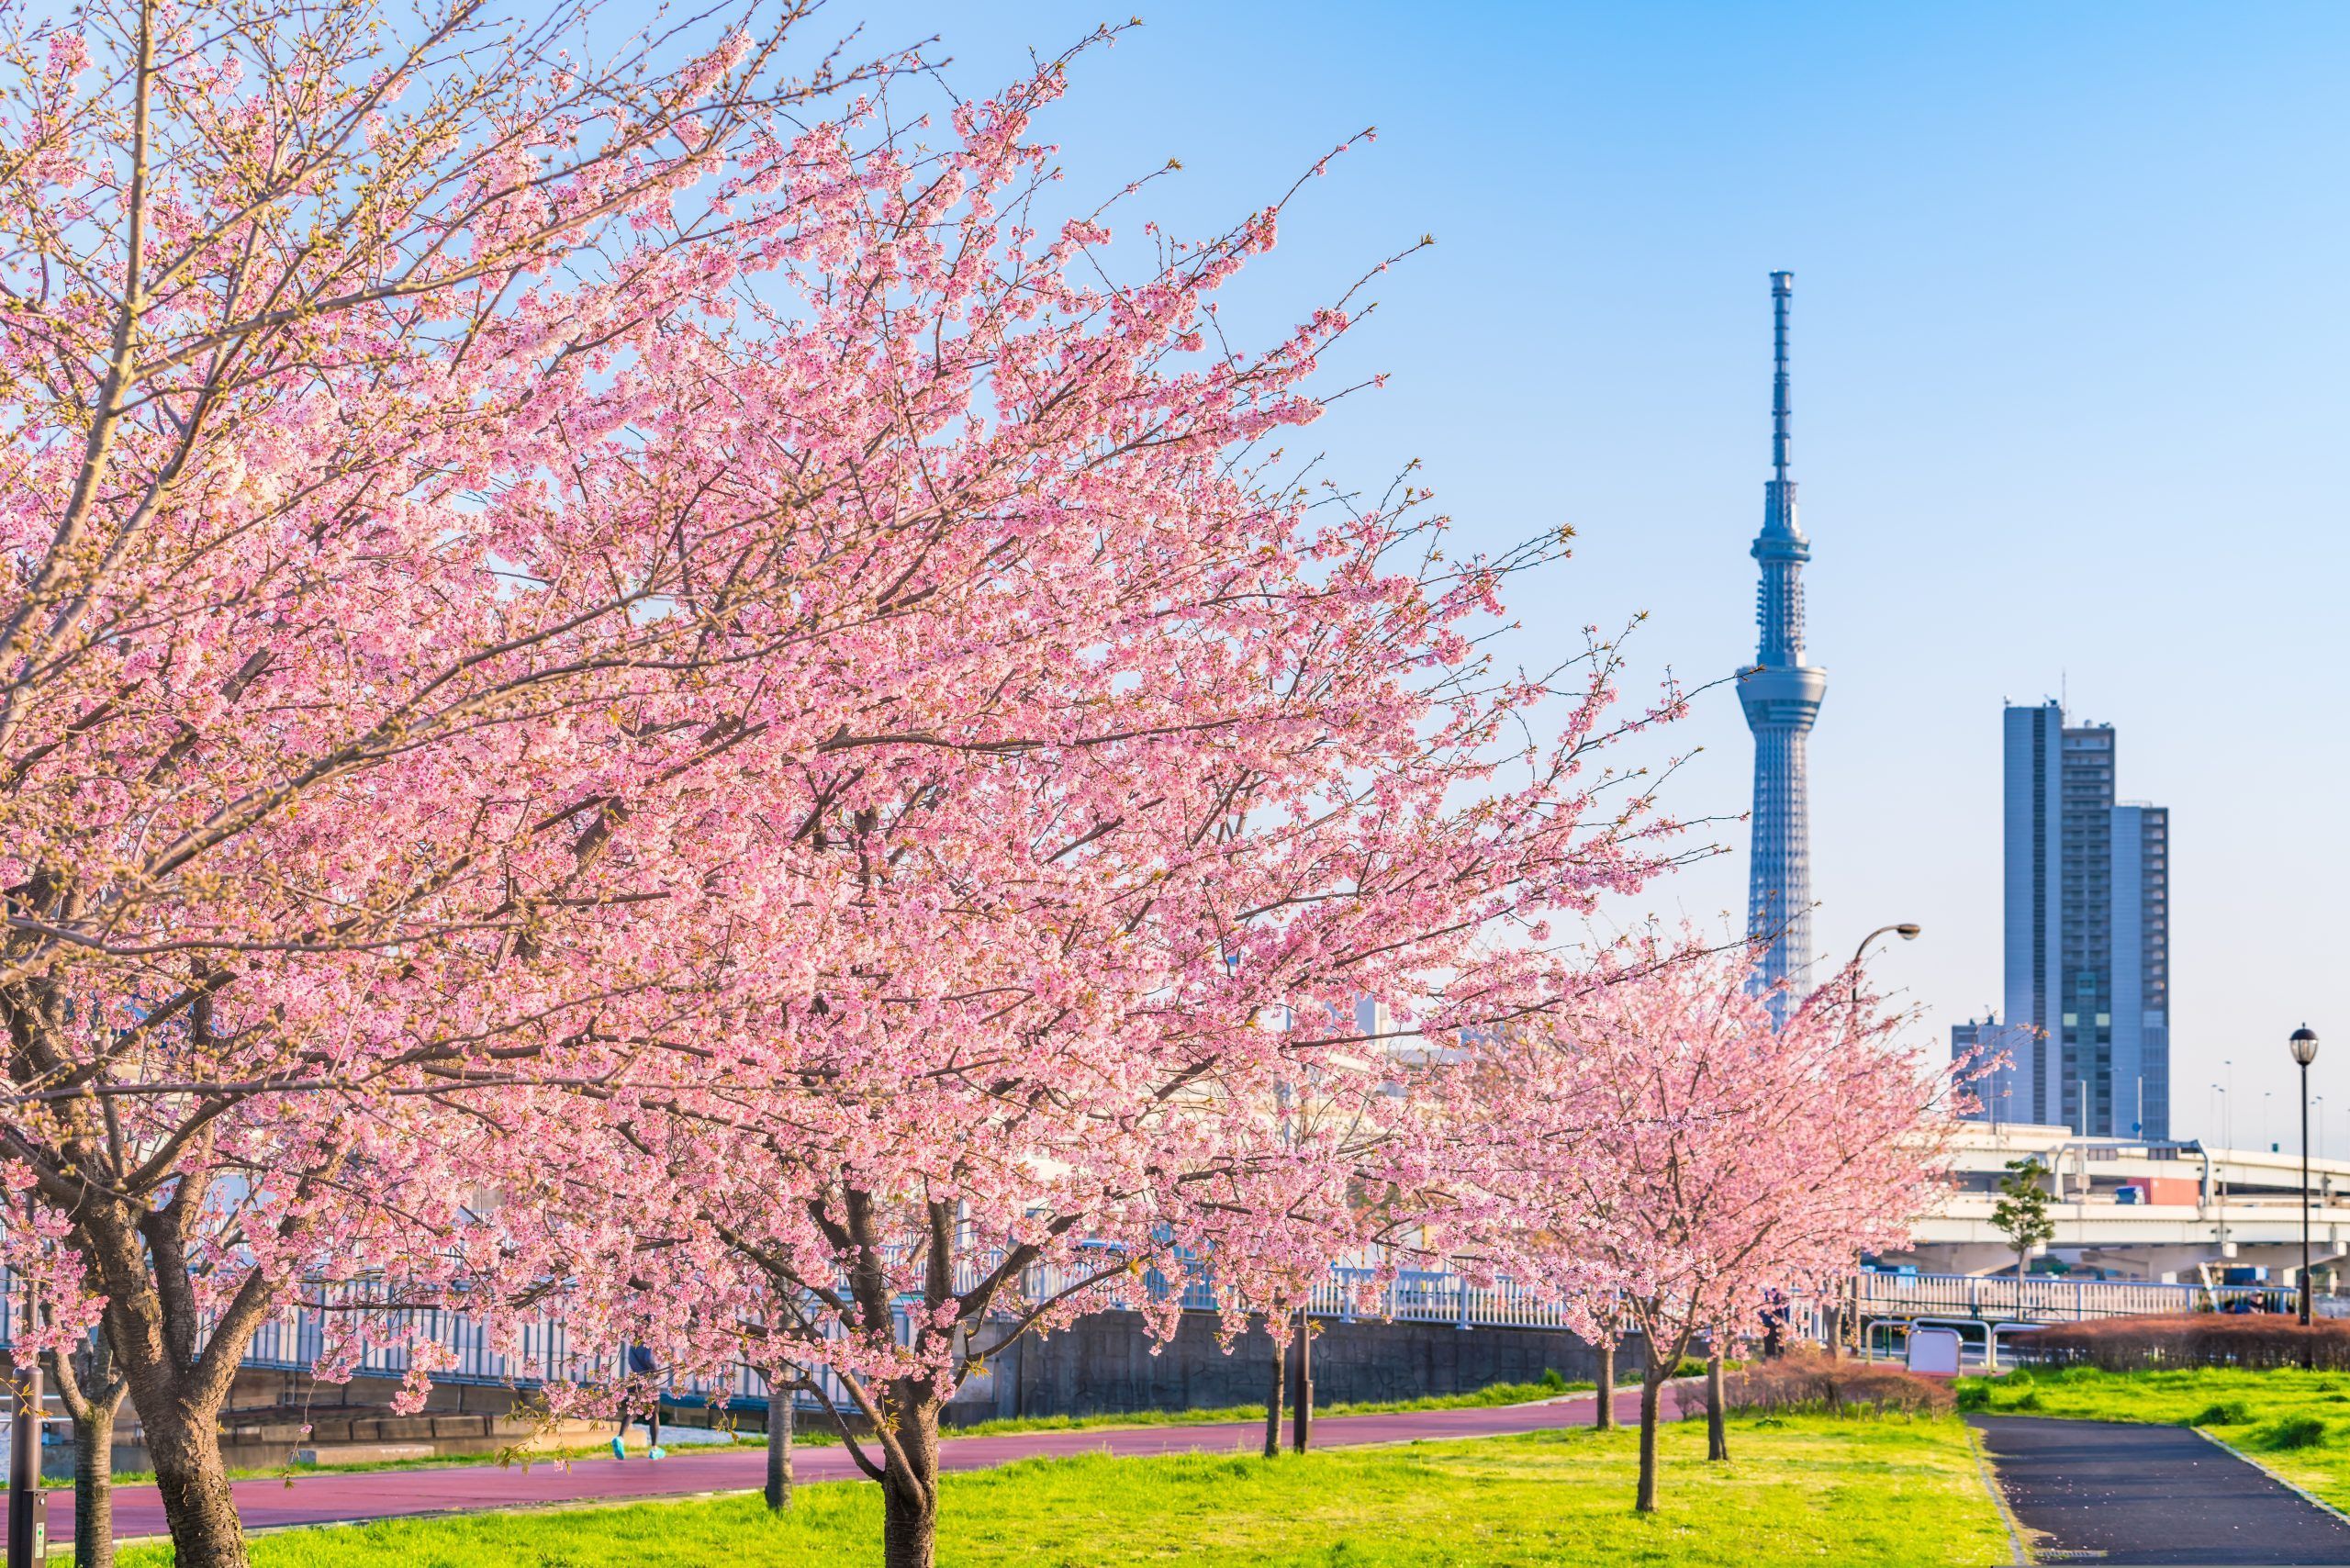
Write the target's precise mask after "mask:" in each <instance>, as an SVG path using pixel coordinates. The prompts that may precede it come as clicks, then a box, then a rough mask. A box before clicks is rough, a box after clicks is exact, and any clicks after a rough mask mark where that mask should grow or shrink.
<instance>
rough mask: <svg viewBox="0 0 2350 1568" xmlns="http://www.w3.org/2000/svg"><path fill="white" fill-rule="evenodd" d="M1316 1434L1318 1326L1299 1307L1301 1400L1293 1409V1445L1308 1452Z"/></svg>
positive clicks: (1290, 1424) (1292, 1449)
mask: <svg viewBox="0 0 2350 1568" xmlns="http://www.w3.org/2000/svg"><path fill="white" fill-rule="evenodd" d="M1313 1436H1314V1325H1313V1324H1312V1323H1310V1322H1308V1321H1307V1320H1306V1316H1305V1308H1304V1307H1302V1306H1301V1307H1299V1308H1298V1309H1297V1403H1296V1405H1295V1406H1293V1407H1292V1409H1291V1411H1290V1418H1289V1446H1290V1450H1291V1451H1292V1453H1304V1451H1305V1445H1306V1443H1307V1442H1308V1441H1310V1440H1311V1439H1312V1438H1313Z"/></svg>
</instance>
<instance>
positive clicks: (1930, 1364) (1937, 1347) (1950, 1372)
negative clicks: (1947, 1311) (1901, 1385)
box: [1909, 1328, 1965, 1377]
mask: <svg viewBox="0 0 2350 1568" xmlns="http://www.w3.org/2000/svg"><path fill="white" fill-rule="evenodd" d="M1964 1343H1965V1341H1964V1340H1963V1339H1961V1338H1959V1334H1958V1330H1957V1329H1955V1328H1912V1329H1911V1330H1910V1331H1909V1370H1910V1371H1911V1372H1924V1373H1925V1374H1927V1375H1928V1376H1929V1377H1955V1376H1957V1375H1958V1357H1959V1351H1960V1349H1961V1347H1962V1346H1963V1345H1964Z"/></svg>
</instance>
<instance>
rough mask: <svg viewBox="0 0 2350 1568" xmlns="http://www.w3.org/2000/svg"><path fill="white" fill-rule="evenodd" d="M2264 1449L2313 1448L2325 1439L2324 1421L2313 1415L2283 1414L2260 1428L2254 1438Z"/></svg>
mask: <svg viewBox="0 0 2350 1568" xmlns="http://www.w3.org/2000/svg"><path fill="white" fill-rule="evenodd" d="M2254 1440H2255V1441H2256V1442H2257V1443H2259V1445H2260V1446H2261V1447H2262V1448H2265V1449H2307V1448H2315V1447H2316V1446H2317V1445H2318V1444H2320V1443H2322V1442H2323V1441H2325V1423H2324V1422H2322V1421H2321V1420H2319V1419H2318V1418H2317V1417H2314V1416H2285V1417H2279V1418H2278V1419H2277V1420H2274V1421H2271V1422H2269V1423H2268V1425H2266V1427H2263V1428H2261V1429H2260V1433H2259V1436H2258V1437H2257V1438H2255V1439H2254Z"/></svg>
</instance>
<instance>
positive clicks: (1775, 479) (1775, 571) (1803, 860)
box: [1738, 273, 1828, 1017]
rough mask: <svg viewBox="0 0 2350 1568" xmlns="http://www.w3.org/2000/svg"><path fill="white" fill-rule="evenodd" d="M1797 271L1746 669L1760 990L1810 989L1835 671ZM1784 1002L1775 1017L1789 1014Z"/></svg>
mask: <svg viewBox="0 0 2350 1568" xmlns="http://www.w3.org/2000/svg"><path fill="white" fill-rule="evenodd" d="M1794 292H1795V274H1793V273H1773V274H1771V308H1772V317H1773V322H1774V331H1773V342H1774V360H1775V369H1774V375H1773V376H1772V382H1771V478H1770V479H1769V481H1768V482H1767V483H1766V484H1764V486H1763V487H1762V532H1761V533H1760V534H1758V535H1756V537H1755V540H1754V547H1753V550H1752V552H1751V553H1752V554H1753V556H1754V559H1755V560H1756V562H1758V563H1759V564H1760V565H1761V566H1762V582H1761V585H1760V587H1759V588H1757V589H1756V592H1755V602H1754V619H1755V622H1756V625H1757V628H1758V630H1759V631H1760V633H1761V635H1760V638H1759V640H1758V644H1757V646H1756V649H1755V655H1754V663H1753V664H1752V665H1751V666H1748V667H1747V668H1745V669H1742V670H1740V672H1739V681H1738V700H1739V702H1740V705H1741V706H1742V707H1744V709H1745V710H1746V727H1747V728H1748V729H1750V730H1751V731H1753V732H1754V814H1753V817H1752V820H1751V822H1752V828H1753V834H1754V837H1753V851H1752V860H1751V869H1750V872H1749V876H1748V881H1747V900H1746V930H1747V935H1749V937H1751V939H1752V940H1754V941H1755V942H1757V943H1758V944H1762V954H1761V958H1760V962H1759V964H1758V967H1757V971H1756V980H1757V983H1758V984H1761V985H1764V986H1769V987H1774V988H1776V987H1778V986H1780V985H1781V984H1782V982H1785V984H1787V985H1789V986H1791V987H1794V988H1796V989H1800V988H1801V987H1802V985H1803V984H1804V982H1805V979H1806V973H1807V970H1808V969H1809V967H1810V964H1811V957H1812V949H1811V825H1810V811H1809V802H1808V798H1807V797H1808V788H1807V783H1806V781H1805V777H1804V749H1805V745H1806V739H1807V736H1808V735H1809V734H1811V726H1812V725H1813V724H1814V723H1815V722H1818V718H1819V701H1820V699H1821V698H1822V697H1824V696H1825V695H1827V691H1828V672H1827V671H1826V670H1824V669H1821V668H1819V667H1818V666H1815V665H1808V664H1806V663H1805V662H1804V649H1803V564H1804V563H1805V562H1806V561H1808V560H1810V559H1811V542H1810V541H1809V540H1807V539H1806V538H1805V537H1804V534H1803V526H1802V524H1801V523H1800V522H1798V521H1796V482H1795V481H1794V480H1793V479H1791V478H1789V477H1788V476H1787V469H1788V463H1789V451H1788V446H1789V442H1788V434H1787V419H1788V411H1787V300H1788V297H1789V296H1790V295H1792V294H1793V293H1794ZM1772 1014H1773V1016H1774V1017H1779V1016H1784V1014H1785V1000H1784V997H1782V998H1781V999H1779V1000H1776V1001H1774V1002H1773V1003H1772Z"/></svg>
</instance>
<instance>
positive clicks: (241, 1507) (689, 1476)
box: [49, 1389, 1673, 1543]
mask: <svg viewBox="0 0 2350 1568" xmlns="http://www.w3.org/2000/svg"><path fill="white" fill-rule="evenodd" d="M1666 1400H1667V1405H1666V1413H1667V1415H1668V1416H1670V1415H1671V1414H1673V1396H1672V1392H1671V1391H1668V1392H1667V1394H1666ZM1616 1409H1617V1419H1618V1420H1621V1421H1623V1422H1624V1423H1626V1424H1627V1425H1630V1424H1633V1423H1636V1422H1637V1421H1639V1413H1640V1403H1639V1391H1638V1390H1637V1389H1634V1390H1633V1391H1632V1392H1630V1393H1627V1394H1618V1395H1617V1400H1616ZM1591 1416H1592V1396H1591V1395H1590V1394H1580V1395H1569V1396H1568V1397H1566V1398H1564V1399H1556V1400H1546V1401H1544V1402H1543V1403H1541V1404H1539V1405H1505V1406H1497V1407H1489V1408H1482V1409H1474V1410H1414V1411H1406V1412H1401V1413H1398V1414H1395V1415H1392V1416H1327V1417H1317V1418H1316V1419H1315V1423H1314V1438H1315V1442H1316V1443H1317V1444H1326V1445H1328V1446H1330V1447H1334V1448H1337V1447H1345V1446H1348V1445H1353V1444H1360V1443H1397V1442H1409V1441H1411V1440H1413V1439H1416V1438H1424V1439H1442V1438H1491V1437H1501V1436H1505V1435H1506V1434H1509V1433H1513V1432H1533V1431H1541V1430H1545V1429H1548V1428H1553V1427H1567V1426H1583V1425H1587V1424H1588V1423H1589V1422H1590V1420H1591ZM1283 1436H1284V1437H1286V1436H1287V1433H1286V1432H1284V1433H1283ZM1264 1439H1265V1425H1264V1423H1263V1422H1262V1421H1230V1422H1218V1423H1215V1424H1214V1425H1203V1426H1195V1427H1125V1428H1107V1429H1098V1430H1093V1431H1062V1432H1022V1433H1015V1434H1012V1435H1009V1436H1005V1437H992V1438H950V1439H947V1440H946V1442H945V1443H944V1444H942V1445H941V1448H942V1452H943V1455H944V1459H943V1462H944V1464H945V1465H946V1468H947V1469H948V1470H984V1469H986V1468H987V1467H989V1466H990V1465H997V1464H1006V1463H1009V1462H1012V1461H1013V1460H1016V1459H1035V1458H1056V1457H1060V1456H1065V1455H1069V1454H1082V1453H1112V1454H1117V1455H1121V1456H1131V1455H1138V1454H1155V1453H1203V1452H1204V1453H1221V1452H1224V1451H1225V1450H1231V1449H1235V1448H1248V1449H1251V1450H1254V1449H1255V1448H1257V1447H1258V1446H1259V1444H1261V1443H1262V1442H1263V1441H1264ZM794 1459H795V1462H794V1464H793V1467H792V1473H793V1475H794V1477H795V1478H796V1479H798V1480H800V1481H839V1480H845V1479H852V1478H854V1477H856V1475H858V1474H859V1473H860V1472H858V1471H857V1469H856V1462H854V1461H853V1460H851V1459H850V1458H849V1456H848V1452H847V1450H845V1449H843V1448H841V1447H839V1446H838V1445H837V1444H833V1445H827V1446H824V1447H821V1448H818V1447H810V1448H802V1449H800V1450H796V1451H795V1455H794ZM766 1482H767V1450H765V1449H764V1448H755V1447H740V1448H731V1449H719V1450H696V1449H690V1448H680V1449H675V1450H671V1454H670V1457H669V1458H667V1459H665V1460H663V1461H661V1462H659V1463H657V1464H656V1463H651V1462H647V1461H646V1460H645V1459H644V1458H643V1455H642V1454H639V1455H635V1456H632V1457H631V1458H629V1459H628V1460H625V1461H621V1460H613V1459H589V1460H573V1461H572V1462H570V1463H568V1464H558V1463H554V1462H541V1463H537V1464H533V1465H532V1466H531V1468H530V1469H529V1470H528V1471H524V1470H522V1469H520V1467H517V1468H514V1469H500V1468H499V1467H498V1466H497V1465H494V1464H477V1465H452V1466H450V1467H449V1468H447V1469H445V1470H386V1471H375V1472H372V1473H354V1474H342V1475H305V1476H299V1477H297V1478H296V1480H295V1482H294V1484H292V1485H290V1486H289V1485H287V1484H285V1482H284V1481H278V1480H260V1481H240V1482H237V1483H236V1484H235V1489H236V1494H237V1511H238V1513H239V1514H241V1516H242V1517H243V1518H244V1521H245V1528H246V1529H275V1528H279V1527H282V1526H285V1525H320V1524H340V1523H348V1522H352V1521H356V1520H361V1519H383V1518H397V1517H400V1516H402V1515H408V1514H442V1513H462V1512H468V1511H472V1510H476V1509H483V1508H528V1507H543V1506H547V1505H549V1504H557V1503H594V1502H603V1501H608V1500H609V1501H624V1500H626V1499H628V1498H632V1497H661V1496H677V1495H688V1494H693V1493H700V1492H753V1491H756V1490H757V1489H758V1488H759V1487H761V1486H762V1485H764V1484H766ZM114 1528H115V1536H116V1539H117V1540H133V1539H136V1538H138V1537H140V1536H152V1535H162V1534H163V1533H164V1526H163V1504H162V1498H160V1497H159V1496H158V1495H156V1492H155V1489H154V1488H153V1487H152V1486H123V1487H117V1489H116V1491H115V1495H114ZM49 1538H50V1540H52V1541H58V1542H61V1543H62V1542H66V1541H71V1540H73V1494H72V1493H71V1492H67V1491H62V1490H55V1491H51V1492H50V1495H49Z"/></svg>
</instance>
